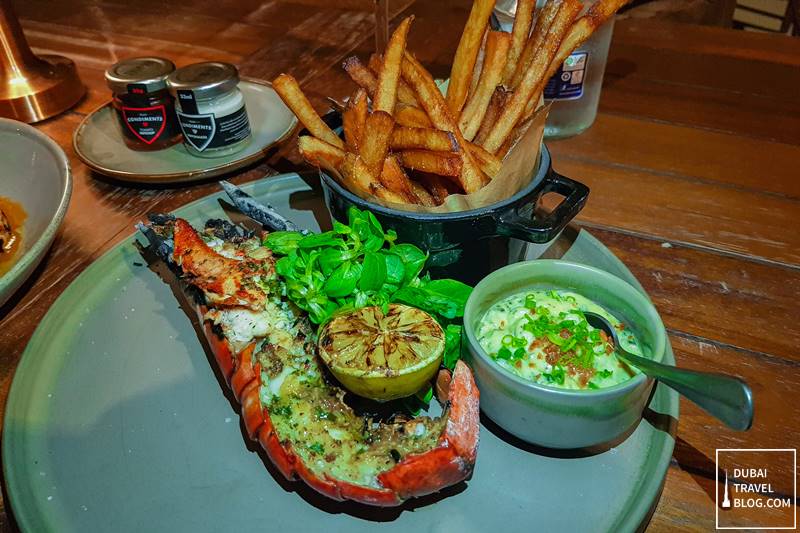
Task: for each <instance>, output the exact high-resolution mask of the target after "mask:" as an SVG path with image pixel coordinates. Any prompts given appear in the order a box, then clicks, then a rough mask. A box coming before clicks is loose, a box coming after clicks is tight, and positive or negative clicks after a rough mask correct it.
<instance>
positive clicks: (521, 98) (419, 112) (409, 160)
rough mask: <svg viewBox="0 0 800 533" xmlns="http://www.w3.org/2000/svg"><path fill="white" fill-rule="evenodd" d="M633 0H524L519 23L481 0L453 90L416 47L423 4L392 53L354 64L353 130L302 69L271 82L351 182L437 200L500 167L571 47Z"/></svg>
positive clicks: (393, 195) (349, 114)
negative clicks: (301, 78) (321, 110)
mask: <svg viewBox="0 0 800 533" xmlns="http://www.w3.org/2000/svg"><path fill="white" fill-rule="evenodd" d="M626 1H627V0H598V1H597V2H595V3H594V4H593V5H592V6H591V7H590V8H589V10H588V11H587V12H586V13H585V14H584V15H582V16H580V13H581V11H582V9H583V4H582V2H581V0H549V1H547V2H546V3H545V4H544V5H543V6H542V7H541V8H540V9H538V10H536V9H535V7H536V0H519V2H518V5H517V12H516V18H515V20H514V26H513V29H512V31H511V33H507V32H502V31H494V30H491V29H490V28H489V18H490V16H491V13H492V10H493V8H494V4H495V0H475V1H474V3H473V5H472V10H471V12H470V15H469V19H468V20H467V24H466V27H465V28H464V33H463V34H462V36H461V41H460V42H459V45H458V49H457V50H456V55H455V58H454V59H453V66H452V70H451V73H450V81H449V85H448V87H447V93H446V94H442V92H441V91H440V90H439V88H438V86H437V85H436V83H435V81H434V79H433V77H432V76H431V74H430V73H429V72H428V71H427V70H426V69H425V67H423V66H422V65H421V64H420V63H419V62H418V61H417V60H416V58H415V57H414V56H413V55H412V54H411V53H410V52H409V51H408V50H406V40H407V36H408V31H409V28H410V26H411V23H412V21H413V20H414V17H413V16H410V17H408V18H406V19H404V20H403V21H402V22H401V23H400V25H399V26H398V27H397V29H396V30H395V31H394V33H393V34H392V36H391V38H390V40H389V43H388V45H387V47H386V50H385V51H384V53H383V55H377V54H373V56H372V57H371V58H370V60H369V62H368V63H367V64H366V65H365V64H364V63H362V62H361V61H360V60H359V59H358V58H357V57H350V58H348V59H347V60H346V61H345V62H344V65H343V66H344V69H345V70H346V71H347V73H348V74H349V76H350V77H351V78H352V79H353V81H354V82H355V83H356V85H358V89H357V90H356V91H355V92H354V93H353V95H352V96H351V97H350V98H349V99H348V101H347V104H346V105H345V106H344V109H343V111H342V119H343V126H344V127H343V129H344V139H342V138H340V137H339V136H338V135H337V134H336V133H334V131H333V130H331V129H330V128H329V127H328V126H327V125H326V124H325V122H324V121H323V120H322V119H321V118H320V116H319V115H318V114H317V113H316V111H315V110H314V108H313V107H312V106H311V103H310V102H309V101H308V98H306V96H305V95H304V94H303V91H302V90H301V89H300V86H299V85H298V83H297V81H296V80H295V79H294V78H293V77H292V76H290V75H288V74H281V75H280V76H278V77H277V78H276V79H275V80H274V81H273V87H274V88H275V90H276V91H277V93H278V94H279V95H280V97H281V98H282V99H283V101H284V102H285V103H286V105H287V106H288V107H289V108H290V109H291V110H292V111H293V112H294V113H295V115H297V118H298V119H299V121H300V122H301V123H302V124H303V126H305V128H306V130H308V132H309V135H303V136H301V137H300V138H299V149H300V153H301V154H302V155H303V157H304V158H305V159H306V161H308V162H309V163H310V164H312V165H315V166H317V167H320V168H323V169H326V170H328V171H330V172H331V174H333V175H335V176H336V177H337V178H338V179H340V180H341V181H342V184H343V185H344V186H345V187H347V188H348V189H349V190H350V191H351V192H353V193H355V194H357V195H359V196H361V197H363V198H369V197H370V196H374V197H376V198H380V199H381V200H384V201H386V202H392V203H395V204H417V205H423V206H436V205H440V204H441V203H442V202H444V201H445V198H446V197H447V196H448V195H449V194H454V193H467V194H469V193H474V192H476V191H478V190H479V189H481V188H482V187H484V186H485V185H486V184H487V183H489V182H490V181H491V179H492V178H493V177H494V176H496V175H497V174H498V173H499V172H500V170H501V168H502V164H503V158H504V157H505V155H506V154H507V153H508V151H509V149H510V148H511V146H512V145H513V142H514V140H515V139H517V138H518V137H519V134H520V133H521V132H520V131H519V130H520V128H523V127H524V126H525V124H526V122H527V119H529V118H530V117H531V116H533V114H534V112H535V111H536V108H537V106H538V104H539V102H540V100H541V94H542V91H543V90H544V86H545V84H546V83H547V80H549V79H550V77H551V76H552V75H553V74H554V73H555V72H556V71H557V70H558V67H559V66H560V65H561V64H562V63H563V62H564V61H565V60H566V59H567V57H568V56H569V54H570V53H571V52H572V51H573V50H574V49H575V48H576V47H577V46H579V45H580V44H581V43H583V42H584V41H585V40H586V39H587V38H589V36H590V35H591V34H592V33H593V32H594V30H595V29H596V28H598V27H599V26H601V25H602V24H603V23H604V22H605V21H606V20H608V19H609V18H610V17H611V16H612V15H613V14H614V13H615V12H616V11H617V10H618V9H619V8H620V7H622V5H624V4H625V2H626Z"/></svg>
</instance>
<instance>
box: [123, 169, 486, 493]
mask: <svg viewBox="0 0 800 533" xmlns="http://www.w3.org/2000/svg"><path fill="white" fill-rule="evenodd" d="M224 185H225V186H226V190H229V189H230V187H232V186H230V185H229V184H224ZM230 192H231V191H230V190H229V193H230ZM234 192H235V193H236V195H238V196H239V200H241V198H242V196H241V195H242V194H244V193H241V191H239V190H238V189H236V190H235V191H234ZM231 197H232V198H233V199H234V201H236V200H237V198H236V197H235V195H234V194H231ZM248 202H250V203H249V204H248V205H249V207H252V205H250V204H252V202H253V201H252V199H250V200H248ZM256 211H265V212H267V213H268V214H269V217H267V219H264V217H259V216H252V212H247V211H245V214H247V215H249V216H251V217H252V218H255V219H256V220H259V221H261V222H262V223H264V220H268V222H269V224H270V225H271V226H272V227H271V228H269V229H272V230H274V229H284V228H285V227H289V226H283V227H282V225H281V223H280V220H282V217H280V215H277V213H275V212H274V211H273V210H271V209H270V208H267V207H264V206H256ZM275 217H278V218H277V219H276V218H275ZM150 218H151V221H150V223H149V224H139V225H138V226H137V227H138V228H139V229H140V231H142V232H143V233H144V235H145V236H146V237H147V239H148V240H149V241H150V250H152V251H154V252H155V253H156V255H158V256H159V257H160V258H161V259H163V260H165V261H167V262H168V264H170V266H171V267H172V269H173V270H175V271H176V272H177V273H178V275H179V276H180V278H181V279H182V281H183V282H184V287H185V288H186V289H187V294H189V295H191V296H193V297H194V299H195V301H196V302H197V304H196V312H197V316H198V318H199V320H200V322H201V324H202V325H203V331H204V334H205V338H206V340H207V341H208V345H209V346H210V348H211V351H212V352H213V355H214V359H215V360H216V363H217V365H218V367H219V370H220V371H221V374H222V375H223V376H224V378H225V380H226V382H227V384H228V386H230V388H231V390H232V392H233V395H234V397H235V398H236V400H237V401H238V402H239V404H240V406H241V417H242V420H243V423H244V426H245V428H246V431H247V434H248V436H249V437H250V438H251V439H252V440H254V441H256V442H258V443H260V445H261V446H262V447H263V449H264V450H265V451H266V453H267V455H268V456H269V458H270V460H271V461H272V462H273V463H274V464H275V466H276V467H277V469H278V470H279V471H280V472H281V473H282V474H283V475H284V476H285V477H286V478H287V479H289V480H294V479H300V480H302V481H304V482H305V483H307V484H308V485H309V486H310V487H312V488H313V489H315V490H316V491H318V492H320V493H321V494H323V495H325V496H327V497H329V498H332V499H334V500H339V501H342V500H352V501H355V502H360V503H363V504H368V505H374V506H397V505H400V504H401V503H402V502H403V501H405V500H407V499H409V498H413V497H418V496H423V495H426V494H431V493H434V492H437V491H439V490H441V489H443V488H445V487H448V486H451V485H453V484H456V483H458V482H460V481H463V480H465V479H468V478H469V477H470V476H471V474H472V470H473V467H474V464H475V460H476V455H477V449H478V432H479V407H478V402H479V393H478V389H477V387H476V385H475V381H474V379H473V376H472V372H471V371H470V369H469V367H468V366H467V365H466V364H465V363H463V362H461V361H459V362H458V363H457V364H456V366H455V369H454V371H453V372H452V374H451V373H449V371H447V370H444V369H443V370H441V371H440V375H439V378H438V379H437V390H438V393H439V395H440V396H444V398H443V399H444V400H445V401H444V402H443V411H442V414H441V416H439V417H428V416H420V417H416V418H413V419H409V418H407V417H404V416H402V415H394V416H392V417H389V418H387V417H385V416H384V417H383V418H381V417H376V415H375V412H374V410H373V411H370V410H369V409H365V408H364V406H363V405H362V403H363V402H362V403H359V401H360V400H358V399H355V398H353V395H352V394H350V393H348V392H347V391H345V390H344V389H343V388H342V387H341V385H339V384H338V383H337V382H336V381H335V378H333V377H332V376H331V375H330V374H329V373H328V371H327V368H325V366H324V364H323V363H322V362H321V360H320V358H319V357H318V355H317V353H316V343H315V336H316V334H315V331H314V329H313V328H312V325H311V323H310V321H309V320H308V318H307V317H306V316H305V314H304V312H302V311H301V310H300V309H298V308H297V307H295V306H294V305H293V304H292V303H291V302H289V301H288V300H287V299H286V298H285V296H283V294H282V286H281V281H280V278H279V277H278V276H277V274H276V272H275V268H274V259H273V257H272V255H271V252H270V251H269V249H267V248H265V247H263V246H262V245H261V239H260V238H259V237H260V236H257V235H255V234H253V233H252V232H248V231H247V230H245V229H243V228H242V227H240V226H235V225H233V224H231V223H230V222H227V221H219V220H214V221H209V222H207V223H206V227H205V229H204V230H202V231H197V230H195V229H194V228H193V227H192V226H191V225H190V224H189V223H188V222H187V221H185V220H182V219H179V218H174V217H171V216H170V215H154V216H151V217H150ZM276 220H278V221H277V222H276ZM286 223H287V224H291V223H289V222H288V221H286Z"/></svg>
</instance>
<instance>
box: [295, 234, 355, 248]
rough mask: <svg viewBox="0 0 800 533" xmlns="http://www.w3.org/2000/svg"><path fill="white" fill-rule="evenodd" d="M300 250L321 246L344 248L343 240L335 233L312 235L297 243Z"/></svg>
mask: <svg viewBox="0 0 800 533" xmlns="http://www.w3.org/2000/svg"><path fill="white" fill-rule="evenodd" d="M297 245H298V246H299V247H300V248H320V247H322V246H340V247H343V246H344V240H342V238H341V237H340V236H339V234H338V233H336V232H335V231H326V232H325V233H312V234H311V235H306V236H305V237H303V238H302V239H300V241H299V242H298V243H297Z"/></svg>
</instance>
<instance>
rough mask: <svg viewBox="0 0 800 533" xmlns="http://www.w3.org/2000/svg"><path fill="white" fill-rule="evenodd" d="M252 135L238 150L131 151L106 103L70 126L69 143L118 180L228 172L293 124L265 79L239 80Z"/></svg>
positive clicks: (173, 179) (185, 178)
mask: <svg viewBox="0 0 800 533" xmlns="http://www.w3.org/2000/svg"><path fill="white" fill-rule="evenodd" d="M239 89H240V90H241V92H242V94H243V96H244V100H245V105H246V107H247V113H248V115H249V117H250V124H251V127H252V134H251V135H252V137H251V139H250V141H249V142H248V143H247V145H246V146H245V147H244V148H243V149H242V150H240V151H237V152H235V153H228V154H224V155H220V156H219V157H213V158H212V157H197V156H196V155H193V154H192V153H191V152H190V151H189V150H188V149H187V148H186V146H185V145H184V144H183V143H179V144H176V145H174V146H171V147H169V148H165V149H164V150H158V151H150V152H143V151H136V150H131V149H130V148H128V147H127V146H126V145H125V142H124V141H123V139H122V136H121V135H120V132H119V125H118V124H117V123H116V122H117V119H116V117H115V116H114V115H115V111H114V109H113V108H112V105H111V102H108V103H106V104H104V105H102V106H100V107H99V108H98V109H96V110H95V111H93V112H92V113H91V114H89V115H88V116H87V117H86V118H84V119H83V121H82V122H81V123H80V124H79V125H78V127H77V128H76V129H75V134H74V135H73V138H72V144H73V146H74V148H75V152H76V153H77V154H78V157H79V158H80V159H81V161H83V162H84V163H85V164H86V165H87V166H89V167H90V168H91V169H92V170H94V171H95V172H98V173H100V174H103V175H106V176H110V177H112V178H114V179H117V180H121V181H130V182H137V183H150V184H154V183H178V182H191V181H200V180H204V179H208V178H211V177H213V176H219V175H221V174H226V173H228V172H232V171H234V170H237V169H239V168H242V167H244V166H247V165H249V164H251V163H254V162H256V161H258V160H259V159H261V158H263V157H264V156H265V155H266V153H267V151H268V150H269V149H270V148H271V147H272V146H274V145H275V144H277V143H279V142H281V141H282V140H284V139H285V138H286V137H288V136H289V134H290V133H291V132H292V130H293V129H294V127H295V125H296V124H297V118H296V117H295V116H294V114H293V113H292V112H291V111H290V110H289V108H287V107H286V105H284V103H283V101H281V99H280V97H279V96H278V95H277V93H276V92H275V91H274V90H273V89H272V87H271V86H270V85H269V84H267V83H259V82H256V81H252V80H242V81H241V82H240V83H239Z"/></svg>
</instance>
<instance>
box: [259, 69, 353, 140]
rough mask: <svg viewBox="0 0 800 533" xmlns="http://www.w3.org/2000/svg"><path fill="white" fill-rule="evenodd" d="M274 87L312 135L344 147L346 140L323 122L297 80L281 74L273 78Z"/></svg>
mask: <svg viewBox="0 0 800 533" xmlns="http://www.w3.org/2000/svg"><path fill="white" fill-rule="evenodd" d="M272 88H273V89H275V92H276V93H278V96H280V97H281V100H283V102H284V103H285V104H286V105H287V106H288V107H289V109H291V110H292V112H293V113H294V114H295V115H296V116H297V119H298V120H299V121H300V122H301V123H302V124H303V126H305V127H306V129H307V130H308V131H309V132H311V135H313V136H314V137H317V138H318V139H321V140H323V141H325V142H326V143H328V144H332V145H333V146H335V147H337V148H344V141H342V140H341V139H340V138H339V137H338V136H337V135H336V134H335V133H334V132H333V130H331V129H330V128H329V127H328V125H327V124H325V122H323V120H322V119H321V118H320V116H319V115H318V114H317V112H316V111H315V110H314V108H313V107H312V106H311V102H309V101H308V98H306V95H305V94H303V91H302V89H300V85H299V84H298V83H297V80H295V79H294V78H293V77H292V76H290V75H289V74H281V75H279V76H278V77H277V78H275V80H273V82H272Z"/></svg>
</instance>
